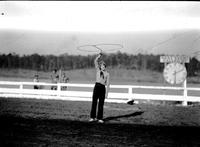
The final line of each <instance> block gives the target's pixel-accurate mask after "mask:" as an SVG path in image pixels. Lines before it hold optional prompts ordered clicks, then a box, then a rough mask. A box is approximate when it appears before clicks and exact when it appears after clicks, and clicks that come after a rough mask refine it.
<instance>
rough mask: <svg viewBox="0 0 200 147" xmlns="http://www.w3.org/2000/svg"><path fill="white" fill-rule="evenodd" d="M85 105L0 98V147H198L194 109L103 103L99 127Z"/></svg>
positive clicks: (198, 110)
mask: <svg viewBox="0 0 200 147" xmlns="http://www.w3.org/2000/svg"><path fill="white" fill-rule="evenodd" d="M90 106H91V102H76V101H57V100H36V99H17V98H0V122H1V125H0V138H1V140H0V146H2V147H3V146H9V147H10V146H28V147H30V146H34V147H42V146H67V147H68V146H69V147H75V146H82V147H102V146H103V147H104V146H105V147H123V146H132V147H199V146H200V105H193V106H188V107H182V106H174V105H169V104H168V105H161V104H159V105H157V104H138V105H127V104H115V103H105V109H104V120H105V123H104V124H98V123H90V122H88V119H89V112H90Z"/></svg>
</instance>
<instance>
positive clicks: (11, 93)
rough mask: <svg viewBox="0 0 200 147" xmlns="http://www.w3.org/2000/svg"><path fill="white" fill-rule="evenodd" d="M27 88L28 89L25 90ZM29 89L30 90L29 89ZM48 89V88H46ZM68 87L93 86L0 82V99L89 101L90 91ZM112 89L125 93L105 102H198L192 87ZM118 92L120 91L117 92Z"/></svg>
mask: <svg viewBox="0 0 200 147" xmlns="http://www.w3.org/2000/svg"><path fill="white" fill-rule="evenodd" d="M34 85H40V86H43V87H46V88H42V89H33V86H34ZM27 86H29V88H25V87H27ZM51 86H57V90H50V87H51ZM62 86H67V87H68V89H67V90H61V87H62ZM30 87H31V88H30ZM47 87H49V88H47ZM70 87H76V88H90V89H92V88H93V87H94V84H72V83H58V84H52V83H41V82H39V83H34V82H10V81H0V97H18V98H37V99H60V100H71V101H91V100H92V99H91V97H92V90H89V91H83V90H70V89H69V88H70ZM110 88H111V90H112V89H121V90H122V89H126V91H127V92H109V94H108V99H106V102H115V103H126V102H127V100H128V99H135V100H162V101H182V102H184V103H183V104H184V105H187V102H200V96H198V95H197V96H189V95H188V91H199V92H200V88H192V87H190V88H189V87H186V86H184V87H166V86H138V85H110ZM135 89H142V90H145V89H148V90H149V91H151V90H158V91H163V90H175V91H182V95H172V94H170V95H169V94H168V95H167V94H149V93H147V94H144V93H137V91H136V90H135ZM119 91H120V90H119Z"/></svg>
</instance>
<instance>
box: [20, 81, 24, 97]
mask: <svg viewBox="0 0 200 147" xmlns="http://www.w3.org/2000/svg"><path fill="white" fill-rule="evenodd" d="M19 89H20V91H21V93H20V94H19V95H20V97H22V96H23V94H22V92H23V83H20V85H19Z"/></svg>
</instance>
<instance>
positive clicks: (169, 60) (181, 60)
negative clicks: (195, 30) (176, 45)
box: [160, 55, 190, 63]
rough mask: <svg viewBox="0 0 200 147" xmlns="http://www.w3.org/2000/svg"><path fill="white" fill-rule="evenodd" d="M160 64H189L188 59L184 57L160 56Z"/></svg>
mask: <svg viewBox="0 0 200 147" xmlns="http://www.w3.org/2000/svg"><path fill="white" fill-rule="evenodd" d="M160 62H161V63H174V62H176V63H189V62H190V58H189V57H188V56H186V55H166V56H160Z"/></svg>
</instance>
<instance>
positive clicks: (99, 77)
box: [96, 69, 109, 85]
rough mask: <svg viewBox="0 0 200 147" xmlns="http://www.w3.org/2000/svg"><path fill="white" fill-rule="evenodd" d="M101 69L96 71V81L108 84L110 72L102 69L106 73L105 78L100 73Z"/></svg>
mask: <svg viewBox="0 0 200 147" xmlns="http://www.w3.org/2000/svg"><path fill="white" fill-rule="evenodd" d="M100 72H101V70H98V69H97V72H96V82H97V83H101V84H103V85H106V84H107V82H108V78H109V73H108V72H107V71H102V72H103V74H104V78H103V77H102V76H101V75H100Z"/></svg>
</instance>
